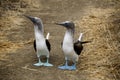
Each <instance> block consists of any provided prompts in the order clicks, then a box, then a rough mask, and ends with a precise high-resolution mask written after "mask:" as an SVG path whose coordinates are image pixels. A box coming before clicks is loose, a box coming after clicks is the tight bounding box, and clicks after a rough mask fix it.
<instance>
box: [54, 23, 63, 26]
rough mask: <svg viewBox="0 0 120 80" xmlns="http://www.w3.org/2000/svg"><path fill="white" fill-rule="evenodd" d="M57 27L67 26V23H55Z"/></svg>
mask: <svg viewBox="0 0 120 80" xmlns="http://www.w3.org/2000/svg"><path fill="white" fill-rule="evenodd" d="M55 24H56V25H61V26H65V23H64V22H61V23H55Z"/></svg>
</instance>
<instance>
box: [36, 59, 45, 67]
mask: <svg viewBox="0 0 120 80" xmlns="http://www.w3.org/2000/svg"><path fill="white" fill-rule="evenodd" d="M43 64H44V63H42V62H41V60H40V57H38V63H35V64H34V66H42V65H43Z"/></svg>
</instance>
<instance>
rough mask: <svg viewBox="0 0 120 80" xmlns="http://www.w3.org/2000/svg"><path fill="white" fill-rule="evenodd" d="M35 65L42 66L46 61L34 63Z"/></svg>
mask: <svg viewBox="0 0 120 80" xmlns="http://www.w3.org/2000/svg"><path fill="white" fill-rule="evenodd" d="M33 65H34V66H42V65H44V63H35V64H33Z"/></svg>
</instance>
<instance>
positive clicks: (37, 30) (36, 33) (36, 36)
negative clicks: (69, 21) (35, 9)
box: [34, 25, 44, 40]
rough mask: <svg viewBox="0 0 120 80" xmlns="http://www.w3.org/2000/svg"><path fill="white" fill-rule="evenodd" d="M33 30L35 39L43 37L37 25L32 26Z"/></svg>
mask: <svg viewBox="0 0 120 80" xmlns="http://www.w3.org/2000/svg"><path fill="white" fill-rule="evenodd" d="M34 32H35V38H36V40H38V39H39V40H40V39H41V40H42V39H44V33H43V32H42V31H41V30H39V28H38V26H37V25H35V26H34Z"/></svg>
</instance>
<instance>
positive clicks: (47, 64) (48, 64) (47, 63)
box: [44, 57, 53, 66]
mask: <svg viewBox="0 0 120 80" xmlns="http://www.w3.org/2000/svg"><path fill="white" fill-rule="evenodd" d="M44 66H53V65H52V64H50V63H49V57H47V61H46V63H44Z"/></svg>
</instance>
